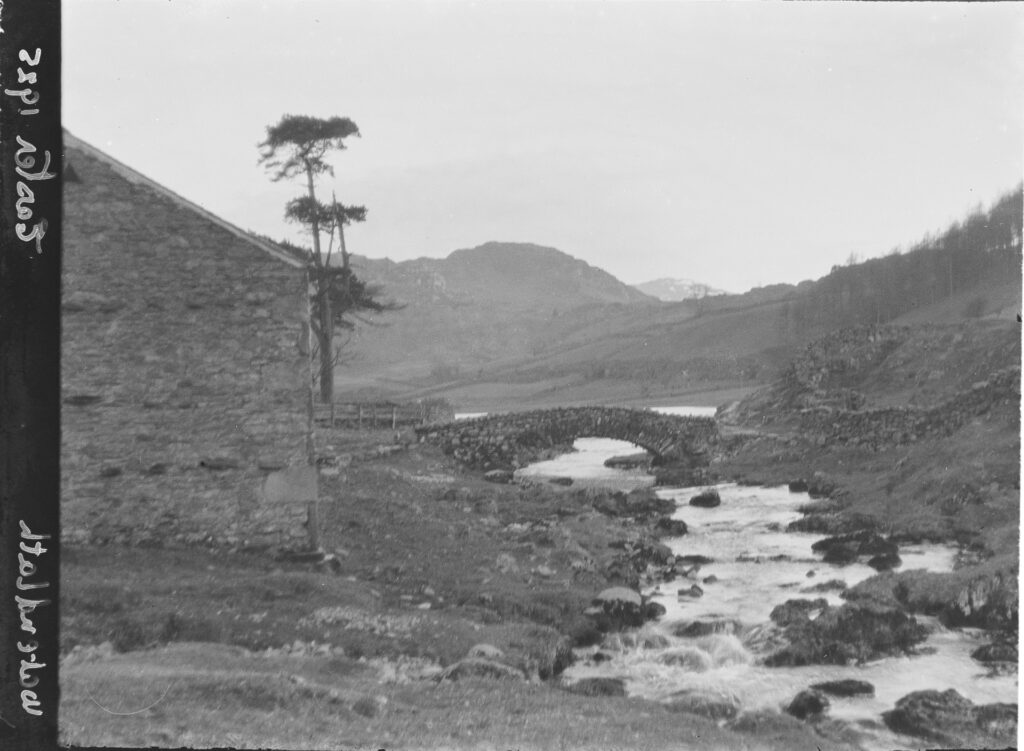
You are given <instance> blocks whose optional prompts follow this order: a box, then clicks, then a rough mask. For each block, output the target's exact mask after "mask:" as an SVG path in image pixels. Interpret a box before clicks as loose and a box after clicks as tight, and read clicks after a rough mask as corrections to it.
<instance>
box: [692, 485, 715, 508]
mask: <svg viewBox="0 0 1024 751" xmlns="http://www.w3.org/2000/svg"><path fill="white" fill-rule="evenodd" d="M690 505H691V506H697V507H699V508H715V507H716V506H720V505H722V498H721V497H720V496H719V495H718V491H717V490H716V489H715V488H709V489H707V490H704V491H702V492H700V493H698V494H697V495H695V496H693V498H691V499H690Z"/></svg>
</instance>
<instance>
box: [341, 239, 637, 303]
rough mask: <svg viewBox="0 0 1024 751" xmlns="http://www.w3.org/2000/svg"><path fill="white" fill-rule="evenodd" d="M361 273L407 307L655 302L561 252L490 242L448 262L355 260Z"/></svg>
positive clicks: (454, 255) (454, 254) (458, 252)
mask: <svg viewBox="0 0 1024 751" xmlns="http://www.w3.org/2000/svg"><path fill="white" fill-rule="evenodd" d="M353 264H354V265H355V267H356V269H357V271H358V270H360V269H362V273H363V275H364V276H365V278H366V279H368V280H371V281H372V282H373V283H374V284H381V285H382V286H383V287H384V288H385V294H387V295H388V296H390V297H394V298H395V299H397V300H399V301H401V302H405V303H407V304H416V303H419V302H427V301H428V300H429V301H430V302H432V303H435V304H445V303H449V304H454V305H459V304H466V303H471V302H479V303H483V304H486V305H489V306H495V305H497V306H502V307H506V306H507V307H509V308H511V309H516V310H529V309H537V308H539V309H546V310H548V312H550V310H551V309H553V308H558V309H560V310H568V309H571V308H575V307H579V306H581V305H591V304H595V303H597V304H603V303H627V304H628V303H650V302H653V301H652V299H651V297H650V296H648V295H646V294H644V293H643V292H641V291H639V290H636V289H634V288H633V287H630V286H629V285H628V284H625V283H623V282H620V281H619V280H618V279H616V278H615V277H614V276H612V275H611V274H609V273H608V272H607V271H604V270H602V269H599V268H597V267H594V266H591V265H590V264H588V263H587V262H586V261H582V260H580V259H578V258H573V257H572V256H570V255H568V254H567V253H563V252H562V251H560V250H557V249H555V248H550V247H545V246H542V245H534V244H532V243H510V242H488V243H484V244H483V245H479V246H477V247H475V248H464V249H461V250H456V251H453V252H452V253H451V254H449V255H448V256H447V257H446V258H417V259H415V260H412V261H399V262H395V261H390V260H387V259H383V260H375V259H369V258H364V257H361V256H353Z"/></svg>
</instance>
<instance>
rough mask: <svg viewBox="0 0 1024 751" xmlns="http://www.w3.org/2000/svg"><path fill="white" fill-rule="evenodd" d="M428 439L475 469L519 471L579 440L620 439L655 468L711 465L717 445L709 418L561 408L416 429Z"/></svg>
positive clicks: (627, 410) (617, 409) (713, 425)
mask: <svg viewBox="0 0 1024 751" xmlns="http://www.w3.org/2000/svg"><path fill="white" fill-rule="evenodd" d="M417 432H418V433H419V434H420V435H421V436H423V437H424V438H426V440H429V441H432V442H435V443H439V444H440V445H441V447H442V448H443V449H444V451H445V453H447V454H450V455H452V456H454V457H455V458H456V459H457V460H459V462H461V463H462V464H464V465H466V466H468V467H473V468H475V469H482V470H489V469H515V468H518V467H523V466H526V465H527V464H530V463H531V462H535V461H537V460H538V459H542V458H545V457H548V456H551V455H553V454H555V453H564V452H565V451H568V450H570V449H571V447H572V443H573V441H575V440H576V439H577V438H583V437H595V438H615V439H618V440H620V441H629V442H630V443H635V444H636V445H637V446H640V447H642V448H644V449H646V450H647V451H649V452H651V454H653V455H654V460H653V463H654V464H656V465H685V466H706V465H707V462H708V460H709V459H710V451H711V449H712V447H713V446H714V445H715V444H716V443H717V442H718V425H717V423H716V422H715V420H714V419H713V418H710V417H683V416H678V415H663V414H659V413H657V412H652V411H650V410H640V409H626V408H623V407H562V408H557V409H539V410H532V411H529V412H510V413H505V414H496V415H488V416H486V417H479V418H476V419H474V420H462V421H457V422H452V423H445V424H441V425H427V426H424V427H422V428H417Z"/></svg>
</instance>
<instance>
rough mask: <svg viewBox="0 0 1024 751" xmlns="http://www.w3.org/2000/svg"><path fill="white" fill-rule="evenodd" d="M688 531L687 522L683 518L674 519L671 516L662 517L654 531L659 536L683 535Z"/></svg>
mask: <svg viewBox="0 0 1024 751" xmlns="http://www.w3.org/2000/svg"><path fill="white" fill-rule="evenodd" d="M686 532H687V528H686V522H684V521H683V520H682V519H673V518H672V517H670V516H663V517H661V518H660V519H658V523H657V524H655V525H654V533H655V534H656V535H658V536H659V537H682V536H683V535H685V534H686Z"/></svg>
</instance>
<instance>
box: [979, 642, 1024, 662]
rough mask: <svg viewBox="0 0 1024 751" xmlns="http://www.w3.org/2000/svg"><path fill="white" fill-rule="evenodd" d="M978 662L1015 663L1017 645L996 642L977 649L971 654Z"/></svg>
mask: <svg viewBox="0 0 1024 751" xmlns="http://www.w3.org/2000/svg"><path fill="white" fill-rule="evenodd" d="M971 657H973V658H974V659H975V660H977V661H978V662H1017V645H1016V644H1012V643H1010V642H997V643H995V644H986V645H984V646H981V647H978V648H977V649H976V650H974V651H973V652H971Z"/></svg>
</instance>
